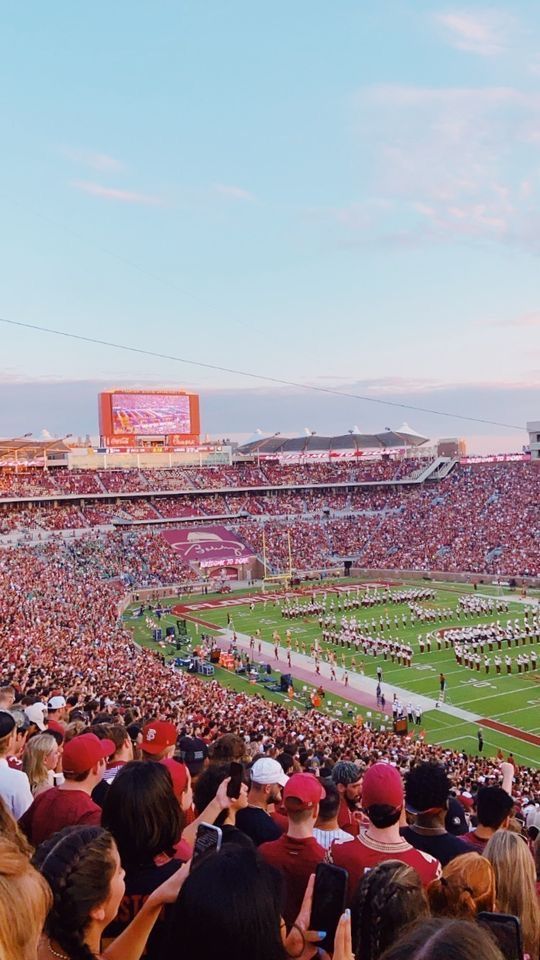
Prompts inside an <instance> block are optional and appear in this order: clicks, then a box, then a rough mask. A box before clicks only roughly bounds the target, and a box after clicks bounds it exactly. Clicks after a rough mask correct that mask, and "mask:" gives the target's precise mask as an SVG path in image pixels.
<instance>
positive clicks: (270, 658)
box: [220, 629, 481, 723]
mask: <svg viewBox="0 0 540 960" xmlns="http://www.w3.org/2000/svg"><path fill="white" fill-rule="evenodd" d="M220 636H221V637H223V639H224V640H225V641H226V642H227V645H229V644H231V643H232V642H233V631H232V630H229V629H223V630H221V631H220ZM249 639H250V638H249V635H248V634H246V633H238V631H237V632H236V643H237V646H238V647H239V648H240V649H241V650H243V651H245V652H246V653H250V652H251V650H250V646H249ZM257 648H258V641H256V647H255V651H254V653H253V659H255V660H256V661H258V662H259V663H269V664H270V665H271V666H272V667H273V669H274V670H280V671H281V672H282V673H290V674H292V676H293V677H294V678H295V680H300V681H301V682H303V683H310V684H314V685H315V686H318V685H319V684H322V686H323V687H324V689H325V691H326V693H327V694H328V693H332V694H334V696H339V697H343V699H344V700H348V701H349V702H351V703H355V704H358V705H361V706H363V707H366V708H367V709H368V710H378V711H380V707H379V706H377V697H376V691H377V680H376V679H375V678H374V677H366V676H365V675H364V674H361V673H353V672H352V671H351V670H349V671H348V673H349V683H348V686H345V684H344V683H343V681H342V680H341V679H338V680H331V679H330V664H329V663H326V662H324V661H323V660H321V661H320V675H317V674H316V673H315V666H314V663H313V658H312V657H308V656H306V655H305V654H303V653H296V652H295V651H293V650H291V666H290V667H289V666H288V664H287V652H286V650H284V649H283V647H280V648H279V660H276V658H275V655H274V647H273V644H271V643H268V641H265V640H263V641H261V652H260V653H259V652H258V649H257ZM383 671H384V668H383ZM336 674H337V676H338V677H342V676H343V668H342V667H336ZM381 688H382V690H383V693H384V695H385V697H386V706H385V712H386V713H387V714H388V715H389V716H390V717H391V714H392V698H393V695H394V693H395V694H396V695H397V698H398V700H400V701H401V703H402V704H403V706H404V707H406V706H407V704H408V703H412V704H413V706H418V707H419V708H420V709H421V711H422V713H426V712H427V711H428V710H439V711H440V712H441V713H447V714H449V715H450V716H453V717H458V718H459V719H460V720H466V721H468V722H470V723H476V722H478V720H480V719H481V718H480V715H479V714H477V713H471V712H470V711H468V710H462V709H461V708H460V707H454V706H452V704H450V703H438V701H436V700H434V699H433V697H425V696H421V695H419V694H412V693H411V692H410V690H405V689H404V688H403V687H397V686H395V685H394V684H389V683H386V682H385V680H384V672H383V680H382V683H381Z"/></svg>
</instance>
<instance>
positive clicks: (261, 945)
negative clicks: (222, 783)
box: [49, 844, 352, 960]
mask: <svg viewBox="0 0 540 960" xmlns="http://www.w3.org/2000/svg"><path fill="white" fill-rule="evenodd" d="M313 879H314V878H313V877H312V878H311V879H310V881H309V883H308V887H307V890H306V894H305V896H304V900H303V903H302V907H301V910H300V912H299V914H298V916H297V917H296V918H295V924H294V926H293V927H292V929H291V930H290V932H289V933H287V930H286V926H285V923H284V921H283V919H282V916H281V901H282V879H281V877H280V875H279V871H278V870H275V869H273V868H272V867H271V866H269V865H268V864H267V863H266V862H265V861H264V860H262V859H261V857H260V855H259V854H258V853H257V852H256V851H255V850H252V849H248V848H240V847H237V846H235V845H234V844H229V845H227V846H226V847H223V848H222V850H221V851H220V852H219V853H217V854H212V855H210V856H208V857H206V858H203V859H202V860H201V861H200V863H198V864H197V865H196V866H195V867H194V869H193V870H192V871H191V873H190V875H189V877H188V878H187V880H186V882H185V884H184V886H183V887H182V890H181V893H180V896H179V898H178V902H177V904H176V906H175V907H174V910H173V922H172V925H171V934H170V938H171V943H173V944H178V951H177V954H172V953H169V954H168V956H174V957H176V956H177V957H178V960H216V957H217V956H219V960H240V958H242V960H244V958H246V960H248V958H253V960H255V958H256V960H287V958H288V957H291V958H293V957H294V958H295V960H310V958H311V957H315V956H316V955H317V950H316V944H317V942H318V941H319V940H321V939H322V937H321V936H320V935H319V934H318V933H316V932H315V931H311V930H309V929H308V926H309V918H310V914H311V898H312V893H313ZM194 918H200V922H194ZM351 957H352V955H351V954H350V953H349V954H347V953H346V952H345V951H341V952H340V953H336V952H335V953H334V958H335V960H351ZM49 960H52V958H49Z"/></svg>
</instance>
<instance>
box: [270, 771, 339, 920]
mask: <svg viewBox="0 0 540 960" xmlns="http://www.w3.org/2000/svg"><path fill="white" fill-rule="evenodd" d="M324 796H325V792H324V787H323V786H322V784H321V781H320V780H319V779H318V778H317V777H314V776H313V774H312V773H294V774H293V775H292V777H290V778H289V781H288V783H286V784H285V787H284V788H283V804H284V807H285V810H286V811H287V818H288V821H289V825H288V828H287V833H284V834H282V836H281V837H279V839H278V840H273V841H271V842H270V843H263V844H262V845H261V846H260V848H259V850H260V854H261V856H262V857H263V859H264V860H266V862H267V863H269V864H271V865H272V866H273V867H277V868H278V869H279V870H280V871H281V872H282V874H283V877H284V879H285V903H284V908H283V916H284V917H285V922H286V923H287V924H288V925H289V926H290V925H291V924H292V923H294V919H295V917H296V916H297V914H298V913H299V911H300V908H301V906H302V900H303V898H304V894H305V892H306V888H307V884H308V881H309V878H310V876H311V874H312V873H314V872H315V868H316V866H317V864H318V863H322V862H323V861H324V857H325V851H324V848H323V847H321V846H320V844H318V843H317V841H316V840H315V837H314V836H313V827H314V825H315V821H316V819H317V817H318V814H319V803H320V801H321V800H322V799H323V798H324Z"/></svg>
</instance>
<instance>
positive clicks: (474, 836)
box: [463, 787, 514, 853]
mask: <svg viewBox="0 0 540 960" xmlns="http://www.w3.org/2000/svg"><path fill="white" fill-rule="evenodd" d="M513 809H514V801H513V800H512V797H511V796H510V794H509V793H507V792H506V790H503V788H502V787H480V789H479V791H478V793H477V796H476V816H477V819H478V826H476V827H475V828H474V830H471V831H470V833H466V834H465V836H464V837H463V840H466V841H467V843H470V844H471V845H472V846H473V847H474V848H475V849H476V850H478V851H479V852H480V853H483V852H484V849H485V846H486V844H487V842H488V840H490V839H491V837H492V836H493V834H494V833H495V832H496V831H497V830H506V829H507V828H508V825H509V823H510V819H511V817H512V810H513Z"/></svg>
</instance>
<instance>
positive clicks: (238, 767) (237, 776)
mask: <svg viewBox="0 0 540 960" xmlns="http://www.w3.org/2000/svg"><path fill="white" fill-rule="evenodd" d="M229 776H230V778H231V780H230V783H229V784H228V786H227V796H228V797H230V798H231V800H238V797H239V796H240V787H241V786H242V783H243V780H244V767H243V766H242V764H241V763H235V761H234V760H233V761H232V763H231V764H230V766H229Z"/></svg>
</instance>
